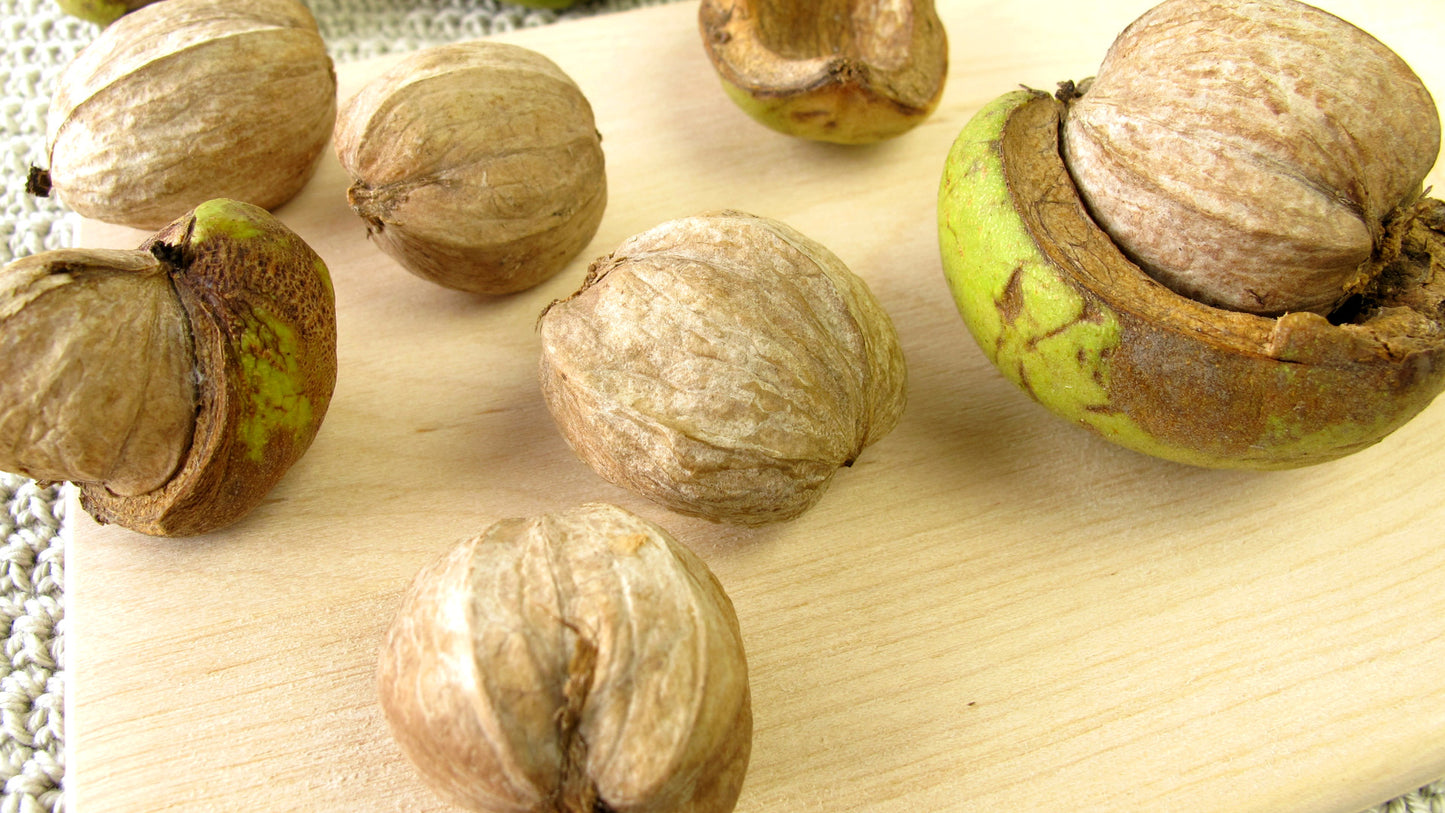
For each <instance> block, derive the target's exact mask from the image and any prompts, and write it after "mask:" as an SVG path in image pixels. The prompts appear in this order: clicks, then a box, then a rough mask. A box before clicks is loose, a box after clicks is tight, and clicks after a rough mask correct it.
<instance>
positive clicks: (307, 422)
mask: <svg viewBox="0 0 1445 813" xmlns="http://www.w3.org/2000/svg"><path fill="white" fill-rule="evenodd" d="M335 379H336V314H335V304H334V295H333V293H332V289H331V281H330V277H329V275H328V273H327V270H326V266H325V265H324V264H323V263H322V262H321V259H320V258H319V257H317V256H316V254H315V253H314V252H313V251H312V250H311V249H310V248H309V247H308V246H307V245H306V243H305V242H303V241H302V240H301V238H300V237H298V236H296V235H295V234H294V233H293V232H291V231H290V230H289V229H287V228H286V227H285V226H283V225H282V224H281V223H280V221H278V220H276V219H275V218H274V217H272V216H271V215H270V214H268V213H267V212H266V211H265V210H263V209H260V208H259V207H256V206H252V205H250V204H245V203H240V202H237V201H229V200H214V201H209V202H207V203H205V204H202V205H201V206H198V207H197V208H196V209H195V211H194V212H192V213H188V214H186V215H184V216H182V217H181V218H179V219H178V220H176V221H175V222H174V223H172V224H171V225H169V226H167V227H166V228H164V229H162V230H161V231H160V232H159V233H157V234H156V235H154V236H153V237H151V238H150V239H148V240H146V241H145V243H144V244H143V245H141V247H140V248H139V249H136V250H133V251H118V250H103V249H64V250H58V251H50V252H44V253H41V254H36V255H33V256H30V257H26V258H23V259H20V260H17V261H15V262H13V263H11V264H10V265H7V266H5V268H4V269H3V270H0V470H4V471H10V472H14V473H17V474H23V475H25V476H28V477H33V478H36V479H39V480H46V481H53V480H69V481H72V482H74V483H76V484H77V485H78V486H80V501H81V505H82V506H83V507H84V508H85V510H86V511H87V512H89V513H90V514H91V515H92V516H93V517H95V519H96V520H98V521H100V522H103V523H114V524H117V525H121V526H124V527H126V528H130V529H132V530H136V531H140V532H142V533H147V534H152V535H157V536H185V535H191V534H198V533H203V532H206V531H210V530H213V529H216V528H220V527H223V526H225V525H228V524H230V523H232V522H234V521H236V520H237V519H240V518H241V517H242V516H244V515H245V514H246V513H248V512H249V511H250V510H251V509H253V508H254V507H255V506H256V505H257V504H259V503H260V502H261V500H262V499H263V498H264V497H265V496H266V495H267V493H269V492H270V490H271V488H272V486H274V485H275V484H276V482H277V481H279V480H280V479H281V477H282V476H283V475H284V474H285V473H286V471H287V470H288V469H289V468H290V467H291V465H292V464H293V463H294V462H295V461H296V460H298V459H299V458H300V457H301V456H302V454H304V453H305V451H306V449H307V447H308V446H309V445H310V443H311V440H312V438H313V437H314V436H315V434H316V431H317V429H318V428H319V427H320V425H321V421H322V418H323V417H324V415H325V413H326V409H327V406H328V404H329V403H330V400H331V393H332V389H333V387H334V384H335Z"/></svg>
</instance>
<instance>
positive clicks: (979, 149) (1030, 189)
mask: <svg viewBox="0 0 1445 813" xmlns="http://www.w3.org/2000/svg"><path fill="white" fill-rule="evenodd" d="M1063 115H1064V105H1063V104H1062V103H1061V102H1059V101H1058V100H1056V99H1054V98H1053V97H1051V96H1049V95H1048V94H1046V93H1042V92H1038V91H1027V90H1024V91H1015V92H1013V93H1009V94H1006V95H1004V96H1002V97H1000V98H999V99H997V100H995V101H994V102H991V103H990V104H989V105H987V106H985V107H984V108H983V109H982V110H981V111H980V112H979V113H978V114H977V115H976V116H975V117H974V118H973V119H972V120H971V121H970V122H969V124H968V125H967V126H966V127H965V128H964V130H963V132H962V133H960V135H959V137H958V139H957V141H956V142H955V144H954V146H953V149H952V150H951V152H950V154H949V156H948V159H947V163H946V168H945V171H944V174H943V179H942V183H941V185H940V190H939V212H938V214H939V237H940V245H941V249H942V254H943V263H944V269H945V271H946V273H947V276H948V281H949V284H950V287H951V288H952V290H953V295H954V300H955V302H956V304H957V305H958V309H959V311H960V313H961V314H962V315H963V318H964V321H965V322H966V323H967V325H968V327H969V329H970V331H971V332H972V333H973V335H974V337H975V338H976V339H977V340H978V343H979V345H980V347H981V348H982V349H983V351H984V353H985V355H987V356H988V358H989V359H990V360H991V361H992V362H993V363H994V364H995V365H996V366H997V367H998V368H999V370H1000V371H1001V372H1002V373H1003V374H1004V375H1005V376H1007V377H1008V378H1009V379H1011V380H1012V381H1014V382H1015V383H1016V384H1018V385H1019V386H1020V387H1021V388H1023V389H1024V391H1025V392H1027V393H1028V394H1029V395H1030V396H1031V397H1033V398H1034V399H1036V400H1037V401H1039V402H1040V403H1041V404H1043V405H1044V406H1046V407H1048V408H1049V409H1050V410H1051V411H1053V412H1055V413H1057V414H1059V415H1061V416H1063V417H1065V418H1067V419H1069V420H1071V421H1074V422H1076V423H1078V424H1080V425H1082V426H1085V427H1087V428H1089V429H1092V430H1094V431H1096V432H1098V433H1099V434H1100V435H1102V436H1103V437H1105V438H1107V439H1109V440H1111V441H1113V442H1115V443H1118V444H1120V445H1123V446H1125V447H1128V448H1131V449H1134V450H1136V451H1140V452H1144V453H1147V454H1151V455H1155V456H1158V457H1162V458H1166V459H1170V460H1175V461H1179V462H1183V463H1189V464H1194V465H1201V466H1209V467H1228V468H1254V469H1279V468H1291V467H1297V466H1304V465H1309V464H1314V463H1321V462H1324V461H1328V460H1333V459H1336V458H1339V457H1342V456H1345V455H1348V454H1351V453H1354V452H1357V451H1359V450H1361V449H1364V448H1366V447H1369V446H1371V445H1372V444H1375V443H1377V442H1379V441H1380V440H1381V439H1382V438H1384V437H1385V436H1387V435H1388V434H1389V433H1391V432H1393V431H1394V430H1395V429H1397V428H1398V427H1400V426H1401V425H1403V424H1404V423H1405V422H1407V421H1408V420H1410V419H1411V418H1412V417H1414V416H1415V415H1416V414H1418V413H1419V412H1420V411H1421V410H1422V409H1424V408H1425V407H1426V406H1428V405H1429V404H1430V403H1431V401H1432V400H1433V399H1434V398H1435V396H1436V395H1437V394H1438V393H1439V392H1440V391H1441V390H1442V389H1445V203H1442V202H1440V201H1438V200H1431V199H1423V200H1421V201H1419V202H1417V203H1415V204H1414V205H1413V206H1411V207H1409V208H1408V209H1407V210H1405V212H1404V213H1403V214H1402V215H1398V216H1397V218H1396V221H1395V224H1394V226H1393V228H1392V235H1393V237H1392V239H1391V241H1390V242H1391V244H1392V246H1393V248H1391V249H1390V251H1389V252H1388V256H1384V257H1381V258H1380V261H1381V264H1382V266H1383V270H1382V271H1381V273H1380V274H1378V275H1377V276H1376V279H1375V283H1374V284H1373V285H1372V286H1371V287H1370V289H1369V290H1367V291H1364V292H1362V293H1361V294H1359V295H1357V296H1356V297H1355V298H1354V299H1353V300H1352V304H1351V305H1350V307H1349V308H1348V310H1347V312H1346V311H1342V312H1340V313H1337V314H1336V315H1335V317H1334V321H1331V320H1327V319H1325V318H1324V317H1322V316H1319V315H1317V314H1313V313H1303V312H1301V313H1290V314H1286V315H1284V316H1281V317H1278V318H1272V317H1267V316H1259V315H1254V314H1249V313H1243V312H1236V311H1231V310H1224V309H1220V308H1215V307H1211V306H1209V305H1206V304H1203V303H1200V302H1196V301H1194V300H1192V299H1189V298H1187V297H1184V296H1181V295H1179V294H1176V293H1174V292H1173V291H1170V290H1169V289H1167V288H1165V287H1163V286H1162V285H1159V284H1158V283H1157V282H1155V281H1154V280H1153V279H1152V278H1150V277H1149V276H1148V275H1147V274H1146V273H1145V272H1144V271H1143V270H1142V269H1140V268H1139V267H1138V266H1137V265H1135V264H1134V263H1132V262H1131V261H1130V260H1129V259H1128V258H1126V257H1125V256H1124V254H1123V253H1121V252H1120V250H1119V249H1118V247H1116V246H1115V244H1114V242H1113V241H1112V240H1111V239H1110V238H1109V236H1108V235H1107V234H1105V232H1103V231H1102V230H1101V229H1100V228H1099V227H1098V226H1097V225H1096V224H1095V223H1094V221H1093V220H1092V219H1091V218H1090V216H1089V210H1088V209H1087V208H1086V207H1085V205H1084V203H1083V201H1082V200H1081V198H1080V195H1079V193H1078V190H1077V188H1076V187H1075V186H1074V184H1073V181H1072V179H1071V177H1070V174H1069V171H1068V168H1067V167H1066V166H1065V163H1064V160H1063V156H1062V155H1061V154H1060V151H1059V141H1060V127H1061V120H1062V117H1063Z"/></svg>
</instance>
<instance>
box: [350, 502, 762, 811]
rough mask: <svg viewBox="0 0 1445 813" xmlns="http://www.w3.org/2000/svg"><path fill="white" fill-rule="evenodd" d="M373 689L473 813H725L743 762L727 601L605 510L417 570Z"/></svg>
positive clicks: (693, 565) (739, 683)
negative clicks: (375, 688)
mask: <svg viewBox="0 0 1445 813" xmlns="http://www.w3.org/2000/svg"><path fill="white" fill-rule="evenodd" d="M377 682H378V687H379V693H380V700H381V706H382V709H383V711H384V713H385V716H386V720H387V723H388V724H389V725H390V728H391V731H392V734H393V735H394V736H395V738H396V741H397V743H398V744H399V745H400V746H401V749H402V751H403V752H404V753H405V754H406V755H407V757H408V758H409V759H410V760H411V761H412V763H413V764H414V766H415V767H416V769H417V771H418V772H419V773H420V774H421V776H422V777H423V779H425V780H426V782H427V783H428V784H429V785H430V786H431V787H432V788H433V789H434V790H435V791H436V792H437V793H439V794H440V795H441V796H443V797H444V798H446V799H447V800H448V801H449V802H451V803H453V804H456V805H460V806H461V807H464V808H466V809H468V810H475V811H519V810H528V811H538V812H539V813H574V812H575V813H611V811H636V813H653V812H655V813H726V811H729V810H732V809H733V806H734V804H735V803H736V801H737V797H738V793H739V791H740V790H741V788H742V782H743V776H744V774H745V773H746V771H747V764H748V756H749V754H750V751H751V748H752V708H751V705H750V699H749V697H750V692H749V687H748V673H747V661H746V659H745V657H744V653H743V645H742V636H741V633H740V631H739V629H738V621H737V616H736V615H735V613H734V612H733V607H732V602H731V601H729V599H728V597H727V594H726V593H725V592H724V591H723V589H722V586H721V585H720V584H719V583H718V581H717V579H716V578H715V577H714V576H713V574H712V572H711V571H710V570H709V569H708V567H707V565H706V564H705V563H704V562H703V561H702V560H701V559H699V558H698V557H697V556H696V555H694V554H693V553H692V552H691V551H689V550H688V549H687V548H686V547H684V546H683V545H681V544H679V543H678V542H677V541H676V540H674V539H673V538H672V537H671V536H670V535H669V534H668V533H667V532H666V531H665V530H663V529H662V528H660V527H658V526H657V525H654V524H652V523H650V522H647V521H646V520H643V519H642V518H640V517H637V516H635V515H633V514H631V513H629V512H627V511H624V510H622V509H621V508H617V507H615V506H612V505H606V504H602V503H589V504H586V505H582V506H579V507H577V508H573V509H570V510H567V511H561V512H557V513H553V514H546V515H542V516H539V517H533V518H527V519H507V520H502V521H501V522H498V523H497V524H495V525H493V526H492V527H490V528H488V529H487V530H486V531H485V532H483V533H482V534H481V535H480V536H477V537H475V538H472V539H470V540H467V541H465V542H463V543H461V544H460V545H457V546H456V547H454V548H453V549H452V550H451V551H450V552H449V553H448V554H446V555H445V556H443V557H442V558H441V559H439V560H438V561H436V562H435V563H433V564H431V565H429V566H427V567H426V568H424V569H423V570H422V571H421V572H420V573H418V574H417V576H416V577H415V579H414V580H413V582H412V584H411V586H410V588H409V589H408V590H407V592H406V594H405V596H404V597H403V599H402V602H401V606H400V608H399V609H398V611H397V614H396V617H395V620H394V621H393V622H392V624H391V626H390V628H389V629H388V630H387V633H386V637H385V641H384V643H383V645H382V648H381V657H380V663H379V666H378V669H377Z"/></svg>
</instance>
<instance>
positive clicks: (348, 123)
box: [336, 41, 607, 294]
mask: <svg viewBox="0 0 1445 813" xmlns="http://www.w3.org/2000/svg"><path fill="white" fill-rule="evenodd" d="M336 154H337V157H338V158H339V159H340V160H341V165H342V166H343V167H344V168H345V169H346V171H347V172H348V173H349V174H350V175H351V177H352V179H353V183H352V186H351V188H350V189H349V190H348V191H347V199H348V201H349V202H350V203H351V206H352V208H353V209H355V210H356V212H357V214H358V215H360V216H361V218H362V219H363V220H364V221H366V224H367V231H368V233H369V234H370V235H371V238H372V239H373V240H375V241H376V244H377V245H378V246H379V247H380V248H381V249H382V250H383V251H385V252H386V253H387V254H388V255H390V256H391V257H392V258H394V259H395V260H396V261H397V262H399V263H401V265H402V266H403V267H405V268H406V269H408V270H409V271H411V272H413V273H415V274H416V275H418V276H420V277H422V278H423V279H428V280H431V281H433V282H436V283H438V284H440V285H444V286H446V287H448V288H455V289H459V290H463V291H473V292H476V293H482V294H505V293H511V292H515V291H520V290H523V289H526V288H530V287H532V286H533V285H536V284H537V283H539V282H541V281H542V280H545V279H547V278H549V277H551V276H553V275H554V274H556V273H557V272H558V271H560V270H562V268H563V267H564V266H565V265H566V264H567V263H568V262H569V261H570V260H571V259H572V258H573V257H575V256H576V255H577V254H578V253H579V252H580V251H581V250H582V249H583V248H585V247H586V246H587V244H588V242H590V241H591V240H592V236H593V234H595V233H596V231H597V226H598V224H599V223H600V222H601V220H602V213H603V210H604V209H605V208H606V204H607V183H606V173H605V168H604V161H603V155H602V144H601V137H600V136H599V135H598V132H597V127H596V124H595V122H594V121H593V116H592V108H591V106H590V105H589V104H588V102H587V99H586V97H584V96H583V95H582V91H581V89H580V88H578V87H577V84H576V83H575V82H573V81H572V79H571V78H570V77H569V76H567V74H566V73H564V72H563V71H562V69H561V68H558V67H557V66H556V65H555V64H554V63H553V62H551V61H550V60H549V59H547V58H546V57H544V56H542V55H541V54H539V53H537V52H535V51H531V50H529V49H526V48H522V47H520V46H516V45H509V44H506V43H500V42H490V41H474V42H463V43H455V44H451V45H443V46H435V47H432V48H428V49H424V50H422V51H419V52H417V53H415V54H412V55H410V56H408V57H406V58H405V59H403V60H402V61H400V62H399V63H397V64H396V65H395V66H394V67H392V69H391V70H388V71H386V72H385V73H383V74H382V75H380V76H378V77H377V78H376V79H374V80H373V81H372V82H370V83H369V84H368V85H367V86H366V87H364V88H363V89H362V90H361V91H360V92H359V93H358V94H357V95H356V96H354V97H352V98H351V99H350V100H348V101H347V102H346V104H345V105H343V106H342V110H341V113H340V115H339V116H338V118H337V122H336Z"/></svg>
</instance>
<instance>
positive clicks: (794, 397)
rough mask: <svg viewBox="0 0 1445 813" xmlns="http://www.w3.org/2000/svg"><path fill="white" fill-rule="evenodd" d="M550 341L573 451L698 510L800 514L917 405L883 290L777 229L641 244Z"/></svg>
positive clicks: (626, 247)
mask: <svg viewBox="0 0 1445 813" xmlns="http://www.w3.org/2000/svg"><path fill="white" fill-rule="evenodd" d="M540 330H541V334H542V365H541V381H542V392H543V395H544V396H545V398H546V401H547V406H548V408H549V409H550V410H551V412H552V416H553V418H555V419H556V422H557V425H558V428H559V429H560V430H561V432H562V434H563V436H564V437H565V438H566V439H567V442H568V443H569V444H570V445H571V447H572V449H573V450H574V451H575V452H576V453H577V454H578V456H579V457H581V458H582V459H583V460H584V461H586V462H587V463H588V464H589V465H591V466H592V467H593V469H595V470H596V471H597V472H598V473H600V474H601V475H602V476H603V477H605V478H606V479H608V480H610V481H612V482H613V483H616V484H618V485H621V486H624V487H626V488H629V489H632V490H634V491H636V492H638V493H640V494H642V495H644V496H646V497H648V498H649V499H652V500H654V501H656V502H658V503H661V504H662V505H665V506H667V507H668V508H670V509H672V510H674V511H677V512H679V513H683V514H689V515H694V516H701V517H706V518H708V519H713V520H720V521H726V522H733V523H738V524H744V525H760V524H764V523H768V522H775V521H779V520H786V519H791V518H793V517H796V516H798V515H799V514H801V513H802V512H803V511H805V510H807V509H808V508H809V507H810V506H812V505H813V504H814V503H815V502H816V501H817V500H818V499H819V497H821V496H822V494H823V491H824V489H826V488H827V486H828V483H829V482H830V481H831V479H832V477H833V475H834V473H835V472H836V471H837V470H838V469H839V467H841V466H847V465H851V464H852V463H853V461H854V460H855V459H856V458H857V457H858V455H859V454H860V453H861V452H862V451H863V449H864V447H866V446H868V445H870V444H872V443H873V442H875V441H877V440H879V439H880V438H882V437H883V436H884V435H886V434H887V433H888V432H889V431H891V430H892V429H893V427H894V426H895V425H896V424H897V422H898V419H899V417H900V415H901V414H902V411H903V405H904V398H905V395H904V379H905V366H904V360H903V352H902V350H901V348H900V346H899V343H898V336H897V334H896V333H895V332H894V328H893V323H892V321H891V320H890V319H889V318H888V315H887V314H886V313H885V312H884V310H883V308H882V306H881V305H880V304H879V302H878V301H877V299H875V298H874V296H873V294H872V293H871V292H870V291H869V290H868V286H867V285H866V284H865V283H864V282H863V280H862V279H860V278H859V277H857V276H856V275H854V274H853V273H852V272H851V271H850V270H849V269H848V268H847V267H846V266H845V265H844V264H843V263H842V261H841V260H839V259H838V258H837V257H836V256H835V255H834V254H833V253H832V252H830V251H828V250H827V249H826V248H824V247H823V246H822V245H820V244H818V243H817V242H815V241H813V240H811V239H809V238H807V237H805V236H804V235H802V234H799V233H798V232H797V231H795V230H793V229H792V228H790V227H788V226H786V225H784V224H782V223H779V222H777V221H775V220H770V219H767V218H761V217H755V216H752V215H747V214H743V213H740V212H727V211H724V212H717V213H711V214H705V215H701V216H697V217H689V218H682V219H679V220H673V221H669V222H667V223H663V224H661V225H659V226H656V227H654V228H652V229H650V230H648V231H646V232H643V233H642V234H639V235H636V236H634V237H632V238H630V239H628V240H626V241H625V242H623V244H622V245H621V246H620V247H618V249H617V250H616V251H614V252H613V253H612V254H610V255H608V256H606V257H603V258H600V259H598V260H596V261H595V262H593V264H592V267H591V268H590V269H589V271H588V275H587V279H586V281H585V282H584V283H583V286H582V289H581V290H579V291H577V292H576V293H575V294H573V295H572V296H571V297H569V298H568V299H565V300H562V301H560V302H556V303H553V304H552V305H551V306H550V307H549V308H548V309H547V311H546V312H545V313H544V314H543V316H542V318H541V321H540Z"/></svg>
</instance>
